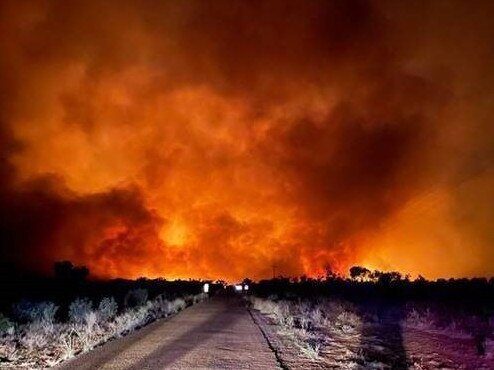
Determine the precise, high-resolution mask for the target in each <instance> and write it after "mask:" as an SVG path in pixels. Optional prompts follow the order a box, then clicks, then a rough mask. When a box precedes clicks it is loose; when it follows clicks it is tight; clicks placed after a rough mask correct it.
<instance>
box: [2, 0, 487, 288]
mask: <svg viewBox="0 0 494 370" xmlns="http://www.w3.org/2000/svg"><path fill="white" fill-rule="evenodd" d="M493 5H494V4H493V3H492V2H490V1H485V2H482V1H479V2H476V3H475V6H474V5H473V4H471V3H470V2H468V1H450V2H441V1H437V2H413V3H412V2H395V1H389V2H387V1H378V2H372V1H310V2H305V1H287V0H283V1H282V0H280V1H273V0H269V1H261V2H257V1H221V0H219V1H162V2H159V1H121V0H119V1H104V2H101V1H70V2H68V1H22V2H20V1H2V2H1V5H0V55H1V58H0V95H1V99H0V151H1V152H0V154H1V162H0V173H1V176H2V183H1V184H0V203H1V204H0V206H1V211H0V212H1V258H2V260H4V261H12V262H14V263H17V264H20V265H22V266H24V267H27V268H31V269H37V270H42V271H48V270H49V268H50V266H51V264H52V263H53V261H56V260H63V259H69V260H71V261H73V262H74V263H77V264H84V265H87V266H88V267H89V268H90V270H91V272H92V273H93V274H95V275H96V276H102V277H117V276H118V277H139V276H147V277H157V276H164V277H167V278H178V277H181V278H189V277H190V278H222V279H230V280H231V279H239V278H243V277H245V276H250V277H252V278H264V277H270V276H271V275H272V270H273V265H274V266H276V272H277V273H278V274H283V275H291V276H296V275H301V274H307V275H312V276H317V275H319V274H323V271H324V268H325V267H326V266H327V265H328V264H329V265H330V266H331V267H332V268H333V269H335V270H338V271H341V272H344V271H346V270H347V268H348V267H349V266H352V265H355V264H363V265H366V266H369V267H372V268H377V269H385V270H388V269H393V270H399V271H401V272H403V273H411V274H418V273H421V274H423V275H425V276H427V277H431V278H435V277H440V276H446V277H448V276H473V275H492V274H494V247H493V246H494V232H493V230H494V229H493V228H492V225H493V222H494V207H493V206H494V204H493V200H494V165H493V159H494V129H493V128H494V125H493V124H492V122H491V121H492V117H493V114H494V101H493V98H494V78H493V77H494V74H493V70H492V68H493V67H492V66H493V65H494V49H493V48H492V36H493V35H494V24H493V23H492V15H493V14H494V6H493Z"/></svg>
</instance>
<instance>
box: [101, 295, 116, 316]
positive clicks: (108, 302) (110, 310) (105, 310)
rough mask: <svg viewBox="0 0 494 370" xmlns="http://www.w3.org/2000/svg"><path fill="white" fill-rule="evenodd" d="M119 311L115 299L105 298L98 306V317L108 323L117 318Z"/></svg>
mask: <svg viewBox="0 0 494 370" xmlns="http://www.w3.org/2000/svg"><path fill="white" fill-rule="evenodd" d="M117 311H118V304H117V302H116V301H115V299H114V298H113V297H109V298H108V297H105V298H103V299H102V300H101V301H100V303H99V306H98V316H99V319H100V320H101V321H108V320H111V319H113V318H114V317H115V315H116V314H117Z"/></svg>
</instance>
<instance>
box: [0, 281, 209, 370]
mask: <svg viewBox="0 0 494 370" xmlns="http://www.w3.org/2000/svg"><path fill="white" fill-rule="evenodd" d="M127 297H128V299H127ZM147 297H148V293H147V291H145V290H144V289H136V290H131V291H129V293H128V295H127V296H126V299H125V302H126V303H128V304H129V306H128V307H123V308H122V310H120V311H119V310H118V305H117V302H116V301H115V299H114V298H113V297H104V298H103V299H101V301H100V302H99V304H98V305H96V306H95V305H94V304H93V302H91V301H90V300H89V299H87V298H77V299H75V300H74V301H73V302H72V303H71V304H70V305H69V308H68V317H67V320H66V321H65V322H60V321H57V320H56V319H55V314H56V313H57V311H58V309H59V307H58V306H56V305H55V304H53V303H52V302H37V303H35V302H28V301H22V302H19V303H18V304H16V305H15V307H14V310H13V312H14V315H15V316H16V317H15V319H16V321H15V323H14V322H13V321H11V320H10V319H8V318H6V317H4V316H3V315H2V316H1V317H0V335H1V337H0V363H1V366H2V367H19V366H22V367H27V368H41V367H47V366H53V365H56V364H58V363H60V362H62V361H64V360H66V359H69V358H71V357H73V356H75V355H76V354H78V353H80V352H85V351H89V350H91V349H92V348H94V347H95V346H98V345H100V344H102V343H105V342H107V341H108V340H110V339H112V338H116V337H119V336H122V335H126V334H127V333H130V332H132V331H133V330H136V329H138V328H140V327H142V326H144V325H146V324H148V323H150V322H152V321H155V320H157V319H160V318H164V317H168V316H171V315H174V314H176V313H178V312H179V311H181V310H183V309H184V308H185V307H187V306H188V305H191V304H194V303H198V302H200V301H202V300H203V299H205V297H206V296H205V295H204V294H196V295H186V296H184V297H176V298H174V299H172V300H168V299H166V298H164V296H163V295H158V296H157V297H156V298H155V299H153V300H147Z"/></svg>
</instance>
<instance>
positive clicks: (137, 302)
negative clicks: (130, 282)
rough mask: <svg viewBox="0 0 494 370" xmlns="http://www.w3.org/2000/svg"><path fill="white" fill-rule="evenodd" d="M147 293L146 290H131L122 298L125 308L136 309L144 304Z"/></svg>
mask: <svg viewBox="0 0 494 370" xmlns="http://www.w3.org/2000/svg"><path fill="white" fill-rule="evenodd" d="M147 299H148V291H147V290H146V289H131V290H129V291H128V292H127V294H126V295H125V298H124V304H125V307H138V306H142V305H144V304H145V303H146V301H147Z"/></svg>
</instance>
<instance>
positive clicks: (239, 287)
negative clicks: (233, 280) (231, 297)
mask: <svg viewBox="0 0 494 370" xmlns="http://www.w3.org/2000/svg"><path fill="white" fill-rule="evenodd" d="M235 291H237V292H241V291H242V285H240V284H237V285H235Z"/></svg>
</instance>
